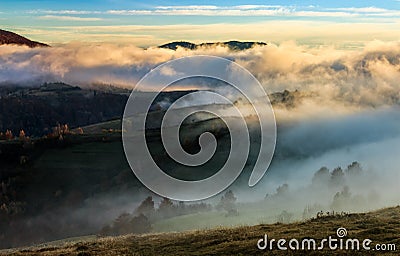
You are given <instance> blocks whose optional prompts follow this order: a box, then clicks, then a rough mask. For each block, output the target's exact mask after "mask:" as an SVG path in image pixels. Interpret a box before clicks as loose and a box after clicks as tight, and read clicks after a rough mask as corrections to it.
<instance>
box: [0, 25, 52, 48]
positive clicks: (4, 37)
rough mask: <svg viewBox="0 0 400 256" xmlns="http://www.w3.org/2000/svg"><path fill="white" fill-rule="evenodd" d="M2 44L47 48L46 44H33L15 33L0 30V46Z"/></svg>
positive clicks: (33, 42)
mask: <svg viewBox="0 0 400 256" xmlns="http://www.w3.org/2000/svg"><path fill="white" fill-rule="evenodd" d="M3 44H16V45H26V46H28V47H31V48H34V47H49V45H47V44H44V43H39V42H35V41H32V40H29V39H28V38H26V37H23V36H20V35H18V34H16V33H13V32H10V31H6V30H2V29H0V45H3Z"/></svg>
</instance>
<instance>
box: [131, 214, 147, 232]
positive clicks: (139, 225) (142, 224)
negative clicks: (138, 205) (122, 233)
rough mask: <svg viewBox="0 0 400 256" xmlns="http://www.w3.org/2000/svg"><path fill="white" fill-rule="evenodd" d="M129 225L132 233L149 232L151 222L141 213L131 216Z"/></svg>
mask: <svg viewBox="0 0 400 256" xmlns="http://www.w3.org/2000/svg"><path fill="white" fill-rule="evenodd" d="M130 226H131V228H132V230H131V231H132V233H134V234H143V233H147V232H150V230H151V223H150V221H149V219H148V218H147V217H146V216H144V215H143V214H140V215H139V216H136V217H133V218H132V220H131V221H130Z"/></svg>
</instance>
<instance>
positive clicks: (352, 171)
mask: <svg viewBox="0 0 400 256" xmlns="http://www.w3.org/2000/svg"><path fill="white" fill-rule="evenodd" d="M362 171H363V170H362V167H361V164H360V163H359V162H357V161H355V162H353V163H351V164H350V165H349V166H347V170H346V174H348V175H349V176H359V175H360V174H362Z"/></svg>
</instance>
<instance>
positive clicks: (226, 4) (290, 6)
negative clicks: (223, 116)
mask: <svg viewBox="0 0 400 256" xmlns="http://www.w3.org/2000/svg"><path fill="white" fill-rule="evenodd" d="M399 22H400V0H387V1H369V0H368V1H331V0H328V1H251V2H250V1H239V0H230V1H227V0H223V1H192V0H190V1H188V0H186V1H183V0H177V1H165V0H164V1H162V0H158V1H144V2H138V1H127V0H102V1H99V0H93V1H90V0H89V1H78V0H69V1H34V0H2V1H1V4H0V28H4V29H9V30H13V31H16V32H19V33H22V34H24V35H26V36H29V37H31V38H33V39H35V40H41V41H45V42H49V43H65V42H70V41H88V42H91V41H96V42H98V41H110V42H111V41H112V42H115V41H119V42H130V41H132V42H133V43H135V44H138V45H152V44H157V43H161V42H165V41H171V40H192V41H202V40H228V39H240V40H243V39H248V40H262V41H265V40H272V41H282V40H296V41H300V42H311V41H313V40H314V41H315V42H314V43H316V42H317V41H318V42H323V41H331V40H333V41H335V42H336V41H340V38H338V37H340V30H343V41H346V42H348V41H349V38H346V37H349V36H350V37H352V38H351V40H350V41H353V42H356V43H357V42H358V43H359V42H360V41H363V40H376V39H381V40H398V39H400V35H399V32H398V30H397V29H396V28H397V27H400V26H399V25H400V23H399ZM284 25H285V26H284ZM235 27H237V29H236V30H235ZM321 27H322V28H321ZM324 27H325V28H326V29H328V28H329V29H331V30H333V31H331V32H332V33H331V34H328V33H327V31H325V30H326V29H323V28H324ZM350 27H352V28H353V29H354V31H355V33H354V35H353V34H352V33H351V31H349V29H350ZM263 28H264V29H266V28H268V29H271V30H270V31H269V32H270V33H268V31H266V32H265V33H262V29H263ZM240 29H242V31H241V33H239V32H240V31H237V30H240ZM298 30H300V31H303V32H304V35H301V34H299V31H298ZM363 30H364V34H363V35H361V32H362V31H363ZM365 30H368V31H365ZM166 31H168V32H166ZM205 31H208V34H207V33H205ZM283 31H285V32H286V34H283ZM291 33H292V34H293V36H291ZM353 37H354V38H353Z"/></svg>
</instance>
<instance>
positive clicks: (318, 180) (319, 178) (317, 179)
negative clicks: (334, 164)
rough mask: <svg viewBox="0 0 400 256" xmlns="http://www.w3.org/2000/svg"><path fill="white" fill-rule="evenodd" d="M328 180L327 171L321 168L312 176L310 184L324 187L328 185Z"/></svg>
mask: <svg viewBox="0 0 400 256" xmlns="http://www.w3.org/2000/svg"><path fill="white" fill-rule="evenodd" d="M329 179H330V174H329V169H328V168H326V167H325V166H324V167H321V168H320V169H319V170H318V171H317V172H316V173H315V174H314V176H313V178H312V184H313V185H326V184H328V182H329Z"/></svg>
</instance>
